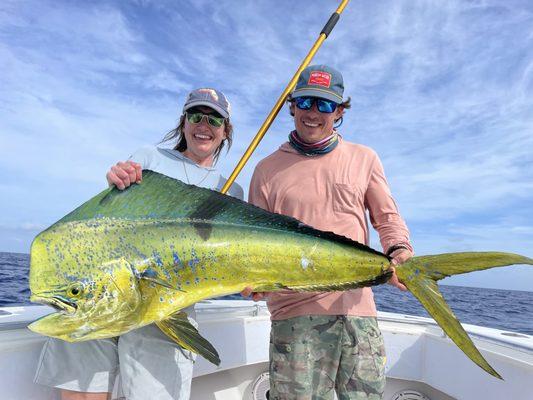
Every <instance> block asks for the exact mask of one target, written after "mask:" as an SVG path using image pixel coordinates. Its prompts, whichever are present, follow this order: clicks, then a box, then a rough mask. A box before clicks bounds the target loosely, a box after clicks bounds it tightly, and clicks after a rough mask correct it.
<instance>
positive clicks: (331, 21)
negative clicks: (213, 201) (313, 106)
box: [221, 0, 349, 193]
mask: <svg viewBox="0 0 533 400" xmlns="http://www.w3.org/2000/svg"><path fill="white" fill-rule="evenodd" d="M348 1H349V0H342V2H341V4H340V5H339V7H338V8H337V10H336V11H335V12H334V13H333V14H331V17H330V18H329V20H328V22H327V23H326V25H324V28H322V31H321V32H320V36H319V37H318V39H317V40H316V42H315V44H314V45H313V47H312V48H311V50H309V53H308V54H307V56H306V57H305V58H304V60H303V61H302V64H300V67H299V68H298V70H297V71H296V73H295V74H294V76H293V77H292V79H291V81H290V82H289V84H288V85H287V87H286V88H285V90H284V91H283V93H281V96H279V98H278V101H277V102H276V104H275V105H274V108H272V111H270V114H268V116H267V117H266V119H265V122H263V125H261V128H259V131H258V132H257V134H256V135H255V137H254V139H253V140H252V142H251V143H250V145H249V146H248V149H246V151H245V153H244V154H243V156H242V157H241V159H240V161H239V163H238V164H237V166H236V167H235V169H234V170H233V172H232V173H231V175H230V177H229V178H228V181H227V182H226V184H225V185H224V186H223V187H222V190H221V192H222V193H227V191H228V190H229V188H230V186H231V185H232V184H233V182H235V179H236V178H237V175H239V173H240V172H241V170H242V169H243V168H244V165H245V164H246V163H247V162H248V160H249V159H250V157H251V155H252V153H253V152H254V150H255V149H256V147H257V146H258V145H259V142H260V141H261V139H263V136H265V134H266V132H267V130H268V128H270V125H272V122H274V119H275V118H276V116H277V115H278V113H279V110H281V107H283V103H284V102H285V99H286V98H287V96H288V95H289V93H291V92H292V91H293V89H294V87H295V86H296V81H297V80H298V77H299V76H300V74H301V73H302V71H303V70H304V69H305V68H306V67H307V66H308V65H309V63H310V62H311V60H312V59H313V57H314V56H315V53H316V52H317V51H318V49H319V48H320V46H321V45H322V42H324V40H326V38H327V37H328V35H329V34H330V33H331V31H332V30H333V28H334V27H335V24H336V23H337V21H338V20H339V18H340V15H341V13H342V12H343V11H344V8H345V7H346V5H347V4H348Z"/></svg>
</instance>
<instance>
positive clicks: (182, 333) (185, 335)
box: [156, 311, 220, 365]
mask: <svg viewBox="0 0 533 400" xmlns="http://www.w3.org/2000/svg"><path fill="white" fill-rule="evenodd" d="M156 324H157V326H158V327H159V329H161V330H162V331H163V333H164V334H165V335H167V336H168V337H170V338H171V339H172V340H174V341H175V342H176V343H177V344H179V345H180V346H181V347H183V348H184V349H185V350H189V351H192V352H194V353H197V354H199V355H201V356H202V357H204V358H205V359H206V360H207V361H210V362H212V363H213V364H215V365H220V357H219V355H218V352H217V351H216V349H215V348H214V347H213V345H212V344H211V343H209V341H208V340H207V339H205V338H204V337H202V335H200V333H199V332H198V330H197V329H196V328H195V327H194V325H192V324H191V323H190V322H189V320H188V319H187V314H186V313H184V312H181V311H180V312H178V313H176V314H172V315H171V316H170V317H169V318H167V319H164V320H162V321H158V322H156Z"/></svg>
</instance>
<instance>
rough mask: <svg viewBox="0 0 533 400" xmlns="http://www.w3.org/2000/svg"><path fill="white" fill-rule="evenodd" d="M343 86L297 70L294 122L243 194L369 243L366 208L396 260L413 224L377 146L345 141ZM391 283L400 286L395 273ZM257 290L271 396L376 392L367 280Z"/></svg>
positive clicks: (327, 70) (378, 374) (376, 354)
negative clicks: (267, 333) (340, 288)
mask: <svg viewBox="0 0 533 400" xmlns="http://www.w3.org/2000/svg"><path fill="white" fill-rule="evenodd" d="M343 92H344V84H343V79H342V75H341V73H340V72H339V71H337V70H335V69H334V68H331V67H329V66H326V65H314V66H310V67H308V68H306V69H305V70H304V71H303V72H302V74H301V75H300V77H299V79H298V82H297V85H296V88H295V90H294V92H293V93H292V95H291V96H290V98H289V104H290V112H291V115H292V116H293V117H294V125H295V130H294V131H292V132H291V133H290V134H289V141H288V142H286V143H284V144H283V145H282V146H281V147H280V148H279V149H278V150H277V151H275V152H274V153H273V154H271V155H270V156H268V157H267V158H265V159H264V160H262V161H261V162H260V163H259V164H258V165H257V167H256V169H255V171H254V174H253V177H252V181H251V183H250V193H249V201H250V202H251V203H253V204H255V205H257V206H259V207H262V208H264V209H266V210H268V211H272V212H276V213H280V214H285V215H289V216H291V217H295V218H297V219H299V220H300V221H302V222H304V223H306V224H308V225H311V226H313V227H314V228H318V229H321V230H324V231H333V232H335V233H336V234H339V235H344V236H347V237H349V238H351V239H353V240H356V241H358V242H360V243H365V244H368V242H369V237H368V224H367V220H366V214H365V211H366V210H368V212H369V214H370V220H371V222H372V225H373V226H374V228H375V229H376V230H377V231H378V233H379V236H380V240H381V245H382V247H383V250H384V252H385V253H386V254H388V255H389V256H391V257H392V263H391V264H392V265H397V264H400V263H403V262H405V261H407V260H408V259H409V258H411V257H412V255H413V249H412V246H411V244H410V243H409V236H408V235H409V233H408V230H407V227H406V225H405V223H404V221H403V220H402V218H401V217H400V215H399V213H398V210H397V207H396V204H395V203H394V200H393V198H392V196H391V193H390V190H389V187H388V185H387V181H386V179H385V175H384V172H383V167H382V165H381V162H380V160H379V158H378V156H377V155H376V153H375V152H374V151H373V150H371V149H370V148H368V147H365V146H362V145H359V144H354V143H349V142H346V141H344V140H343V139H342V138H341V136H340V134H339V133H338V132H337V130H336V127H335V126H334V125H335V124H336V123H337V124H338V125H337V127H338V126H340V123H342V116H343V114H344V112H345V110H346V109H348V108H350V99H349V98H348V100H346V101H344V100H343ZM339 122H340V123H339ZM390 283H392V284H393V285H395V286H397V287H398V288H400V289H401V290H406V288H405V286H403V285H402V284H401V283H399V282H398V279H397V277H396V275H395V274H394V276H393V278H392V279H391V281H390ZM250 291H251V290H250V289H247V290H245V291H243V294H244V295H247V294H249V293H250ZM263 296H266V298H267V304H268V307H269V310H270V313H271V319H272V330H271V344H270V382H271V389H270V398H271V399H283V400H285V399H332V398H333V392H334V391H336V392H337V395H338V398H339V399H381V397H382V394H383V391H384V387H385V376H384V369H385V354H384V346H383V339H382V335H381V332H380V331H379V328H378V326H377V321H376V306H375V304H374V299H373V294H372V290H371V289H370V288H363V289H356V290H350V291H345V292H328V293H308V292H304V293H297V292H292V291H283V292H275V293H269V294H262V293H255V294H254V299H255V300H258V299H260V298H262V297H263Z"/></svg>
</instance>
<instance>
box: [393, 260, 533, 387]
mask: <svg viewBox="0 0 533 400" xmlns="http://www.w3.org/2000/svg"><path fill="white" fill-rule="evenodd" d="M513 264H530V265H533V260H532V259H531V258H528V257H523V256H520V255H517V254H511V253H497V252H482V253H481V252H468V253H449V254H439V255H431V256H420V257H413V258H412V259H411V260H409V261H408V262H406V263H405V264H402V265H400V266H398V267H396V273H397V275H398V278H399V279H400V280H401V281H402V283H403V284H404V285H405V286H407V288H408V289H409V291H410V292H411V293H412V294H413V295H414V296H415V297H416V298H417V299H418V300H419V301H420V303H422V305H423V306H424V308H425V309H426V310H427V312H428V313H429V314H430V315H431V316H432V317H433V319H435V321H437V322H438V324H439V325H440V326H441V327H442V329H443V330H444V332H445V333H446V334H447V335H448V336H449V337H450V339H451V340H452V341H453V342H454V343H455V344H456V345H457V346H458V347H459V348H460V349H461V350H462V351H463V352H464V353H465V354H466V355H467V356H468V357H469V358H470V359H471V360H472V361H474V362H475V363H476V364H477V365H479V366H480V367H481V368H483V369H484V370H485V371H487V372H488V373H489V374H491V375H493V376H495V377H496V378H499V379H502V380H503V378H502V377H501V376H500V374H498V373H497V372H496V371H495V370H494V368H492V367H491V366H490V365H489V363H488V362H487V360H485V358H484V357H483V355H482V354H481V353H480V352H479V350H478V349H477V348H476V346H475V345H474V343H473V342H472V339H470V337H469V336H468V334H467V333H466V331H465V330H464V329H463V327H462V326H461V323H460V322H459V321H458V319H457V317H456V316H455V315H454V314H453V311H452V310H451V309H450V307H449V306H448V304H447V303H446V301H445V300H444V298H443V297H442V294H441V293H440V291H439V288H438V286H437V281H439V280H440V279H443V278H445V277H448V276H452V275H458V274H463V273H467V272H472V271H480V270H484V269H488V268H494V267H502V266H506V265H513Z"/></svg>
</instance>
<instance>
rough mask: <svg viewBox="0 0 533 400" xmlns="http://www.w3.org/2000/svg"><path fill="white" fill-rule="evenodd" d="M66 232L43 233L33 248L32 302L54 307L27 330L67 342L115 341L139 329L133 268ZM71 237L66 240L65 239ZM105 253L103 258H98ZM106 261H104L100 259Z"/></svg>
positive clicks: (31, 268) (107, 252)
mask: <svg viewBox="0 0 533 400" xmlns="http://www.w3.org/2000/svg"><path fill="white" fill-rule="evenodd" d="M72 234H74V235H75V236H79V235H77V234H76V232H75V229H72V231H70V232H69V233H67V232H63V234H62V235H58V232H57V231H56V232H49V231H45V232H43V233H41V234H39V235H38V236H37V237H36V238H35V240H34V242H33V243H32V248H31V254H30V257H31V261H30V290H31V293H32V295H31V298H30V300H31V301H32V302H37V303H43V304H47V305H50V306H52V307H53V308H55V309H56V311H57V312H55V313H52V314H50V315H47V316H45V317H43V318H41V319H39V320H37V321H35V322H33V323H32V324H30V325H29V328H30V329H31V330H32V331H34V332H38V333H41V334H44V335H46V336H51V337H55V338H58V339H63V340H66V341H69V342H77V341H82V340H91V339H100V338H106V337H113V336H117V335H120V334H122V333H125V332H127V331H129V330H131V329H133V328H135V327H137V324H138V319H139V313H138V310H139V305H140V303H141V293H140V288H139V286H138V279H137V276H136V274H135V272H134V269H132V267H131V265H130V264H129V263H128V262H127V261H126V260H125V259H124V258H122V257H115V258H113V257H111V256H109V255H110V254H112V253H111V252H109V251H107V250H105V249H103V247H102V246H90V245H87V243H86V242H87V240H88V238H89V239H90V235H89V234H88V233H87V232H85V235H84V242H85V244H83V245H82V244H80V243H79V242H77V241H76V240H74V238H73V237H72ZM69 235H70V236H69ZM104 251H105V256H103V255H102V254H99V253H101V252H104ZM103 260H105V261H103Z"/></svg>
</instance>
